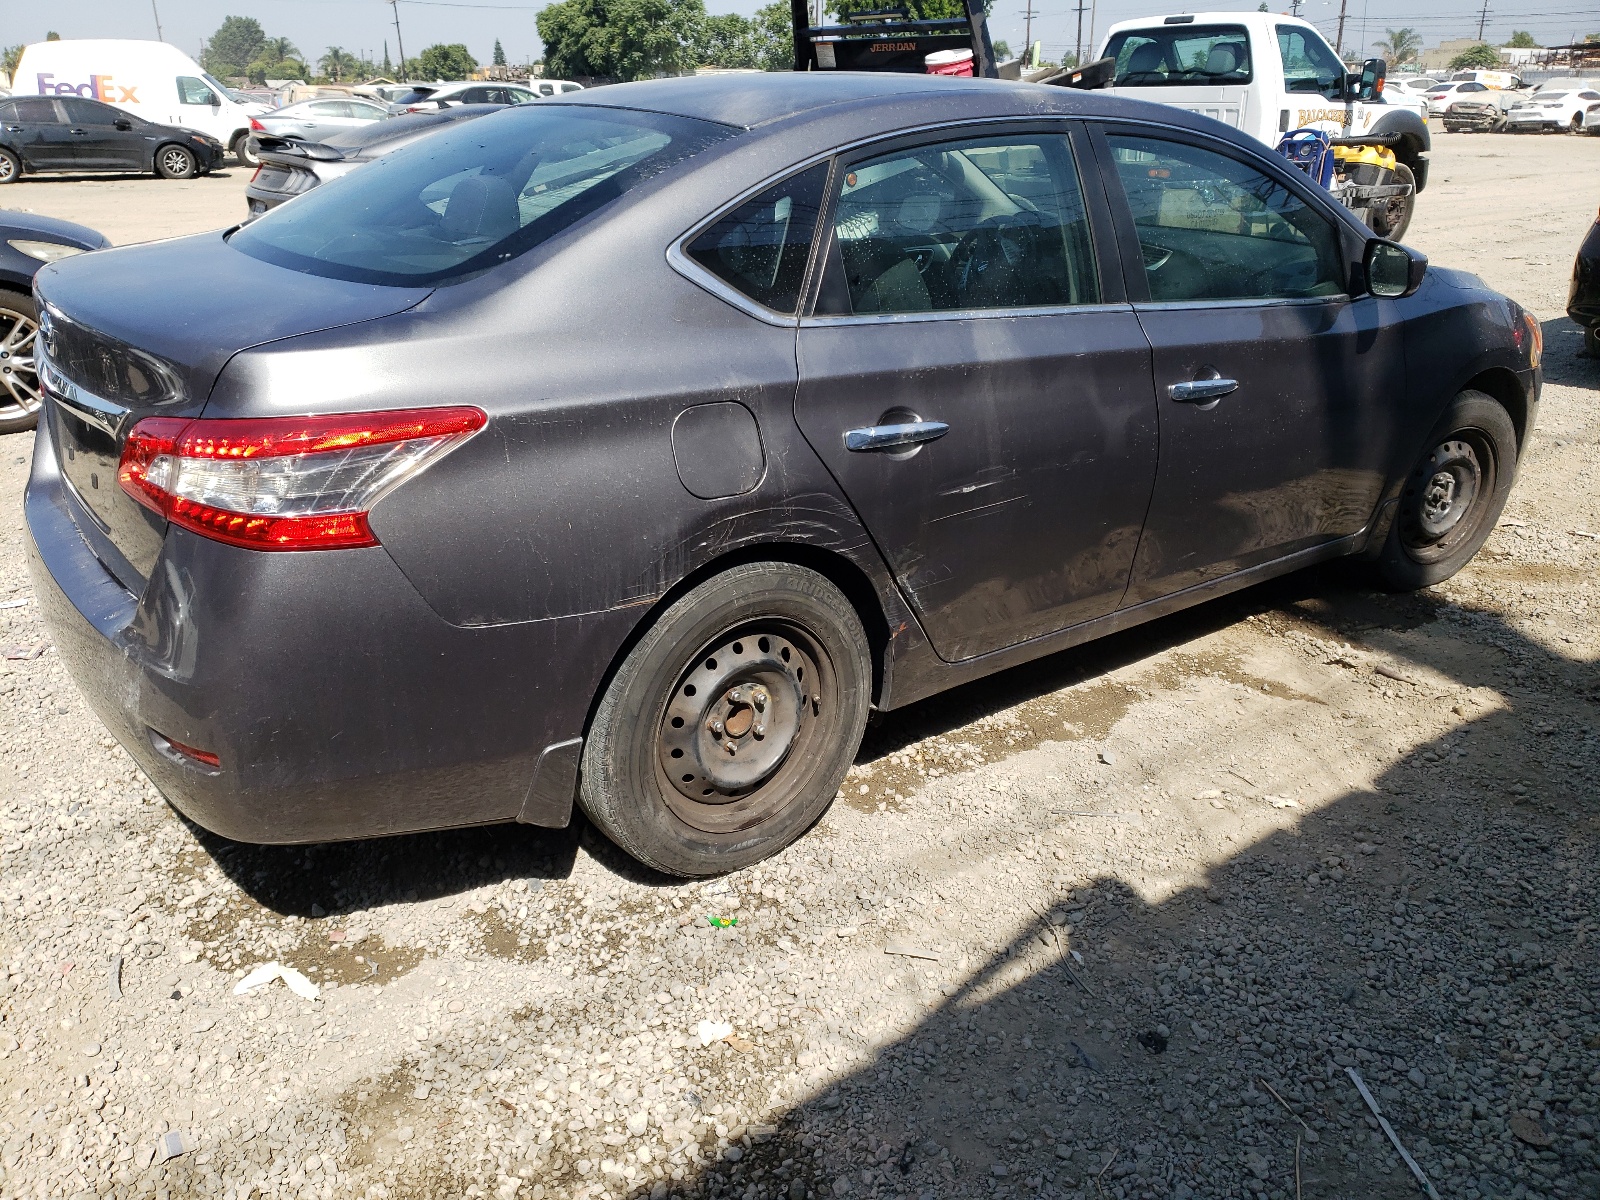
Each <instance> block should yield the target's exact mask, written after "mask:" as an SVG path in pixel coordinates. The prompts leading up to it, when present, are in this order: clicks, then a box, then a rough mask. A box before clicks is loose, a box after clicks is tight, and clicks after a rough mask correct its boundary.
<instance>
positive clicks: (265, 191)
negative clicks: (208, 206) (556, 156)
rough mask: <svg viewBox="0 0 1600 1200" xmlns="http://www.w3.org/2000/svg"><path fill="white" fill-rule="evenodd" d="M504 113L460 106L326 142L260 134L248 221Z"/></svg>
mask: <svg viewBox="0 0 1600 1200" xmlns="http://www.w3.org/2000/svg"><path fill="white" fill-rule="evenodd" d="M505 107H506V106H505V105H504V104H461V105H455V106H452V107H451V108H448V109H445V110H444V111H442V112H434V113H412V114H409V115H407V116H401V117H390V118H388V119H387V120H384V121H377V122H374V123H373V124H371V125H368V126H365V127H364V128H361V129H352V130H351V131H350V132H349V133H339V134H335V135H334V136H332V137H330V138H328V139H327V140H326V141H322V142H307V141H303V140H300V139H297V138H288V137H273V136H271V135H270V134H255V135H253V136H252V137H251V139H250V144H251V147H252V149H253V152H254V153H255V154H256V155H257V157H259V158H260V160H261V165H260V166H259V167H258V168H256V173H255V175H254V176H253V177H252V178H251V180H250V186H248V187H247V188H245V191H244V195H245V203H246V204H247V205H249V208H250V215H249V216H248V217H246V218H245V220H247V221H253V220H255V218H257V217H259V216H260V215H261V214H262V213H264V212H266V211H267V210H268V209H271V208H276V207H277V206H278V205H280V204H282V203H283V202H284V201H285V200H293V199H294V198H295V197H296V196H299V195H301V194H303V193H305V192H309V191H310V190H311V189H312V188H314V187H316V186H317V185H318V184H319V183H326V182H327V181H328V180H330V179H337V178H338V177H339V176H340V175H343V174H345V173H346V172H347V171H352V170H354V169H355V168H356V167H359V166H361V165H362V164H363V163H369V162H372V161H373V160H374V159H378V158H382V157H383V156H384V155H385V154H391V153H393V152H394V151H396V150H398V149H400V147H402V146H409V145H410V144H411V143H412V142H414V141H416V140H417V139H418V138H420V137H425V136H427V135H428V134H430V133H432V132H433V131H434V130H435V129H438V128H440V127H441V126H443V125H454V124H455V123H456V122H457V121H470V120H472V119H473V118H474V117H482V116H485V115H487V114H489V113H492V112H499V111H500V110H501V109H503V108H505Z"/></svg>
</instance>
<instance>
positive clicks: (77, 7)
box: [0, 0, 1600, 62]
mask: <svg viewBox="0 0 1600 1200" xmlns="http://www.w3.org/2000/svg"><path fill="white" fill-rule="evenodd" d="M761 2H762V0H707V5H706V6H707V8H709V9H710V10H711V11H712V12H742V13H746V14H748V13H752V12H754V11H755V10H756V8H758V7H759V6H760V3H761ZM1029 2H1030V0H994V9H993V12H992V15H991V17H990V28H991V30H992V31H993V33H994V36H995V37H996V38H1004V39H1006V40H1007V41H1009V42H1010V43H1011V45H1012V46H1013V47H1017V48H1020V46H1021V45H1022V39H1023V28H1024V17H1023V10H1024V9H1025V8H1026V6H1027V5H1028V3H1029ZM1031 2H1032V3H1033V5H1034V11H1035V16H1034V22H1033V31H1034V33H1033V35H1034V38H1035V39H1036V40H1042V41H1043V42H1044V43H1045V51H1046V55H1047V57H1051V58H1055V57H1058V56H1059V55H1061V54H1062V53H1069V54H1070V53H1071V52H1072V50H1073V47H1074V44H1075V42H1076V38H1077V32H1076V31H1077V15H1076V4H1077V0H1031ZM1481 2H1482V0H1479V3H1480V4H1481ZM1585 2H1586V0H1555V4H1554V7H1553V8H1552V7H1551V6H1550V4H1549V0H1544V2H1543V3H1540V0H1495V3H1494V4H1493V5H1492V7H1491V11H1490V13H1489V19H1488V24H1487V26H1486V28H1485V33H1486V36H1487V37H1488V38H1489V39H1490V40H1492V41H1504V40H1505V39H1506V38H1507V37H1509V36H1510V34H1511V31H1512V30H1513V29H1527V30H1530V31H1531V32H1532V33H1533V34H1534V36H1535V37H1536V38H1538V39H1539V41H1540V42H1542V43H1544V44H1553V43H1558V42H1564V41H1567V40H1568V39H1570V38H1571V37H1573V36H1574V35H1577V36H1579V37H1581V36H1582V35H1583V34H1584V33H1585V32H1589V31H1591V30H1600V0H1587V2H1588V4H1589V5H1590V6H1589V7H1585ZM154 3H155V6H156V7H157V8H158V9H159V11H160V14H161V26H162V32H163V34H164V35H165V38H166V40H167V41H169V42H171V43H173V44H174V45H176V46H178V47H180V48H182V49H184V50H186V51H188V52H189V53H190V54H194V53H196V52H197V51H198V50H199V46H200V40H201V38H203V37H205V36H207V35H209V34H210V33H211V32H212V30H214V29H216V27H217V26H218V25H219V24H221V22H222V18H223V17H224V16H226V15H229V14H232V15H237V16H250V17H255V18H256V19H257V20H258V21H260V22H261V24H262V25H263V26H264V27H265V28H266V30H267V32H268V33H269V34H271V35H274V36H282V37H287V38H289V39H290V40H291V41H293V42H294V43H295V45H297V46H299V47H300V49H301V50H302V51H303V52H304V53H306V54H307V55H308V56H309V57H310V58H311V59H312V60H313V61H314V60H315V59H316V58H317V57H318V56H320V55H321V54H322V52H323V51H324V50H326V49H327V47H329V46H330V45H337V46H342V47H344V48H345V49H346V50H350V51H355V52H361V51H366V52H367V53H369V54H372V55H374V57H381V56H382V52H383V41H384V38H386V37H387V38H388V39H389V47H390V51H391V53H393V51H394V48H395V37H394V26H393V24H392V15H391V9H390V6H389V4H388V3H387V2H386V0H154ZM1084 3H1085V6H1086V9H1087V6H1088V4H1089V0H1084ZM1347 4H1348V11H1347V16H1346V22H1345V31H1346V33H1345V37H1346V42H1347V43H1348V44H1350V45H1368V46H1370V45H1371V43H1372V42H1374V41H1376V40H1377V39H1378V38H1381V37H1383V35H1384V29H1385V27H1387V26H1400V25H1410V26H1412V27H1413V28H1416V29H1417V30H1418V31H1419V32H1421V33H1422V34H1423V37H1424V40H1425V42H1426V43H1427V44H1428V45H1433V44H1434V43H1436V42H1438V41H1439V40H1441V39H1442V38H1447V37H1460V36H1467V35H1472V34H1474V33H1476V31H1477V17H1478V6H1477V5H1474V4H1473V3H1472V2H1471V0H1347ZM541 7H543V3H542V2H538V0H480V2H468V0H401V3H400V24H401V31H402V33H403V34H404V35H405V43H406V49H407V51H408V52H409V53H411V54H413V55H414V54H416V53H417V51H419V50H421V49H422V47H424V46H426V45H429V44H430V43H433V42H465V43H466V44H467V47H468V49H470V50H471V51H472V53H473V55H474V56H476V57H477V58H479V59H481V60H483V61H485V62H487V61H488V59H489V55H490V51H491V50H492V48H493V46H494V39H495V38H496V37H498V38H500V39H501V41H502V42H503V43H504V45H505V48H506V53H507V54H508V55H509V56H510V58H511V60H512V61H513V62H517V61H522V60H525V59H528V58H532V57H537V56H538V54H539V52H540V47H539V37H538V33H537V31H536V30H535V28H534V14H535V13H536V12H537V11H538V10H539V9H540V8H541ZM1095 7H1096V12H1095V20H1096V31H1097V36H1098V35H1099V34H1101V33H1103V32H1104V30H1105V28H1106V26H1107V25H1108V24H1110V23H1111V22H1113V21H1120V20H1126V19H1128V18H1130V17H1137V16H1146V15H1153V14H1157V13H1164V12H1175V11H1176V12H1182V11H1184V9H1183V8H1182V7H1180V6H1178V5H1177V4H1174V5H1172V6H1170V7H1168V6H1164V5H1163V4H1162V3H1161V0H1095ZM1218 7H1219V8H1222V9H1254V8H1255V7H1256V4H1255V3H1253V2H1248V0H1247V2H1245V3H1236V4H1220V5H1218ZM1273 7H1274V8H1275V9H1277V8H1283V10H1284V11H1287V7H1286V6H1284V5H1281V4H1279V3H1276V2H1274V3H1273ZM1541 9H1542V10H1543V13H1542V15H1539V16H1535V15H1532V14H1533V13H1534V12H1536V11H1539V10H1541ZM1301 15H1302V16H1304V17H1305V18H1306V19H1308V20H1310V21H1314V22H1316V23H1317V24H1318V25H1319V26H1321V27H1322V28H1323V29H1325V30H1326V31H1327V33H1328V37H1329V40H1330V41H1331V40H1332V39H1333V31H1334V26H1335V24H1336V23H1337V20H1338V15H1339V0H1305V2H1304V4H1303V7H1302V9H1301ZM1089 16H1090V14H1089V12H1088V11H1085V13H1084V18H1083V27H1084V37H1085V40H1087V38H1088V32H1089ZM50 29H54V30H56V31H57V32H59V33H60V34H61V36H62V37H140V38H151V37H154V36H155V32H156V24H155V16H154V14H153V13H152V11H151V0H55V2H54V3H48V4H46V3H41V2H40V0H0V39H3V40H4V41H5V42H7V43H14V42H32V41H39V40H41V39H42V38H43V37H44V35H45V32H46V31H47V30H50ZM1363 35H1364V36H1363Z"/></svg>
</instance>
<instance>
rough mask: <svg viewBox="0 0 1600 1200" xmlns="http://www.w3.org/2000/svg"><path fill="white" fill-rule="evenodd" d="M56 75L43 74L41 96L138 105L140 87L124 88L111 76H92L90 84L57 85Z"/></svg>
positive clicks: (40, 88)
mask: <svg viewBox="0 0 1600 1200" xmlns="http://www.w3.org/2000/svg"><path fill="white" fill-rule="evenodd" d="M55 78H56V77H55V76H54V75H45V74H43V73H41V74H40V75H39V76H38V80H39V95H41V96H82V97H83V98H84V99H86V100H103V101H105V103H107V104H137V103H139V97H138V96H137V95H135V93H136V92H137V91H138V90H139V85H138V84H134V85H133V87H123V86H122V85H121V84H120V83H112V82H111V76H109V75H91V76H89V82H88V83H56V82H55Z"/></svg>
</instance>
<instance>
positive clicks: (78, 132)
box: [67, 129, 89, 137]
mask: <svg viewBox="0 0 1600 1200" xmlns="http://www.w3.org/2000/svg"><path fill="white" fill-rule="evenodd" d="M67 132H68V133H70V134H74V135H76V136H77V137H88V136H89V131H88V130H87V129H69V130H67Z"/></svg>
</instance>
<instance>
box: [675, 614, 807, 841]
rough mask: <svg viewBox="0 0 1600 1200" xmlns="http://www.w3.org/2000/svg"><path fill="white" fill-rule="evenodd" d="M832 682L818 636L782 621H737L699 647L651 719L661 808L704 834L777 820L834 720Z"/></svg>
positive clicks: (800, 790)
mask: <svg viewBox="0 0 1600 1200" xmlns="http://www.w3.org/2000/svg"><path fill="white" fill-rule="evenodd" d="M786 656H787V657H786ZM834 680H835V676H834V670H833V664H832V661H831V659H830V658H829V657H828V654H827V652H826V651H825V650H824V649H823V648H822V644H821V642H820V641H819V639H817V638H816V637H814V636H812V635H811V634H810V633H808V632H807V631H806V630H804V629H802V628H801V627H800V626H799V625H797V624H795V623H794V622H792V621H786V620H779V619H777V618H771V619H758V620H755V621H747V622H744V623H742V624H740V625H739V626H737V627H736V628H734V629H730V630H728V631H727V632H725V633H723V634H721V635H719V636H718V637H716V638H714V639H712V640H711V641H710V642H708V643H707V644H706V645H705V646H703V647H701V649H700V651H699V652H698V653H697V654H696V655H695V656H694V657H693V658H691V659H689V660H688V661H687V663H686V664H685V666H684V669H683V670H682V671H681V672H680V674H679V676H678V679H677V682H676V683H675V684H674V686H673V689H672V691H671V693H670V694H668V695H667V696H666V697H665V698H664V702H663V704H662V706H661V713H660V716H659V717H658V719H657V722H656V727H655V728H656V732H655V742H654V746H653V750H654V755H655V765H656V772H657V778H658V779H659V781H660V785H661V792H662V796H663V798H664V799H665V800H666V803H667V807H668V808H669V809H671V810H672V812H673V813H674V814H675V815H676V816H677V817H678V819H679V820H681V821H683V822H684V823H685V824H687V825H689V826H692V827H693V828H695V829H698V830H700V831H702V832H704V833H712V834H718V833H735V832H738V831H740V830H744V829H749V828H751V827H752V826H755V825H759V824H761V823H763V822H765V821H768V820H771V819H772V818H773V817H775V816H777V815H778V814H779V813H780V812H782V811H783V810H784V809H786V808H787V807H788V806H789V805H790V804H791V803H792V802H794V801H795V800H797V799H798V798H799V797H800V796H801V795H802V793H803V792H804V785H805V783H806V782H807V781H808V780H809V777H810V775H811V768H812V766H813V765H814V761H813V760H814V758H815V755H814V754H813V753H812V751H813V749H814V748H815V747H816V746H817V745H818V744H819V743H822V742H825V739H826V737H827V735H828V732H829V730H830V729H831V728H832V727H833V725H834V724H835V722H836V721H837V714H838V711H839V705H838V704H837V703H836V696H835V683H834ZM757 690H759V691H760V692H761V693H764V695H762V696H759V697H758V696H757V695H756V694H755V693H756V692H757ZM757 699H760V700H762V701H763V702H762V703H760V704H759V705H758V704H757V703H756V701H757ZM714 722H715V723H716V724H715V725H714V724H713V723H714ZM758 729H759V730H760V732H759V734H758ZM729 745H732V746H733V751H732V752H729V750H728V749H727V747H728V746H729Z"/></svg>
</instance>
